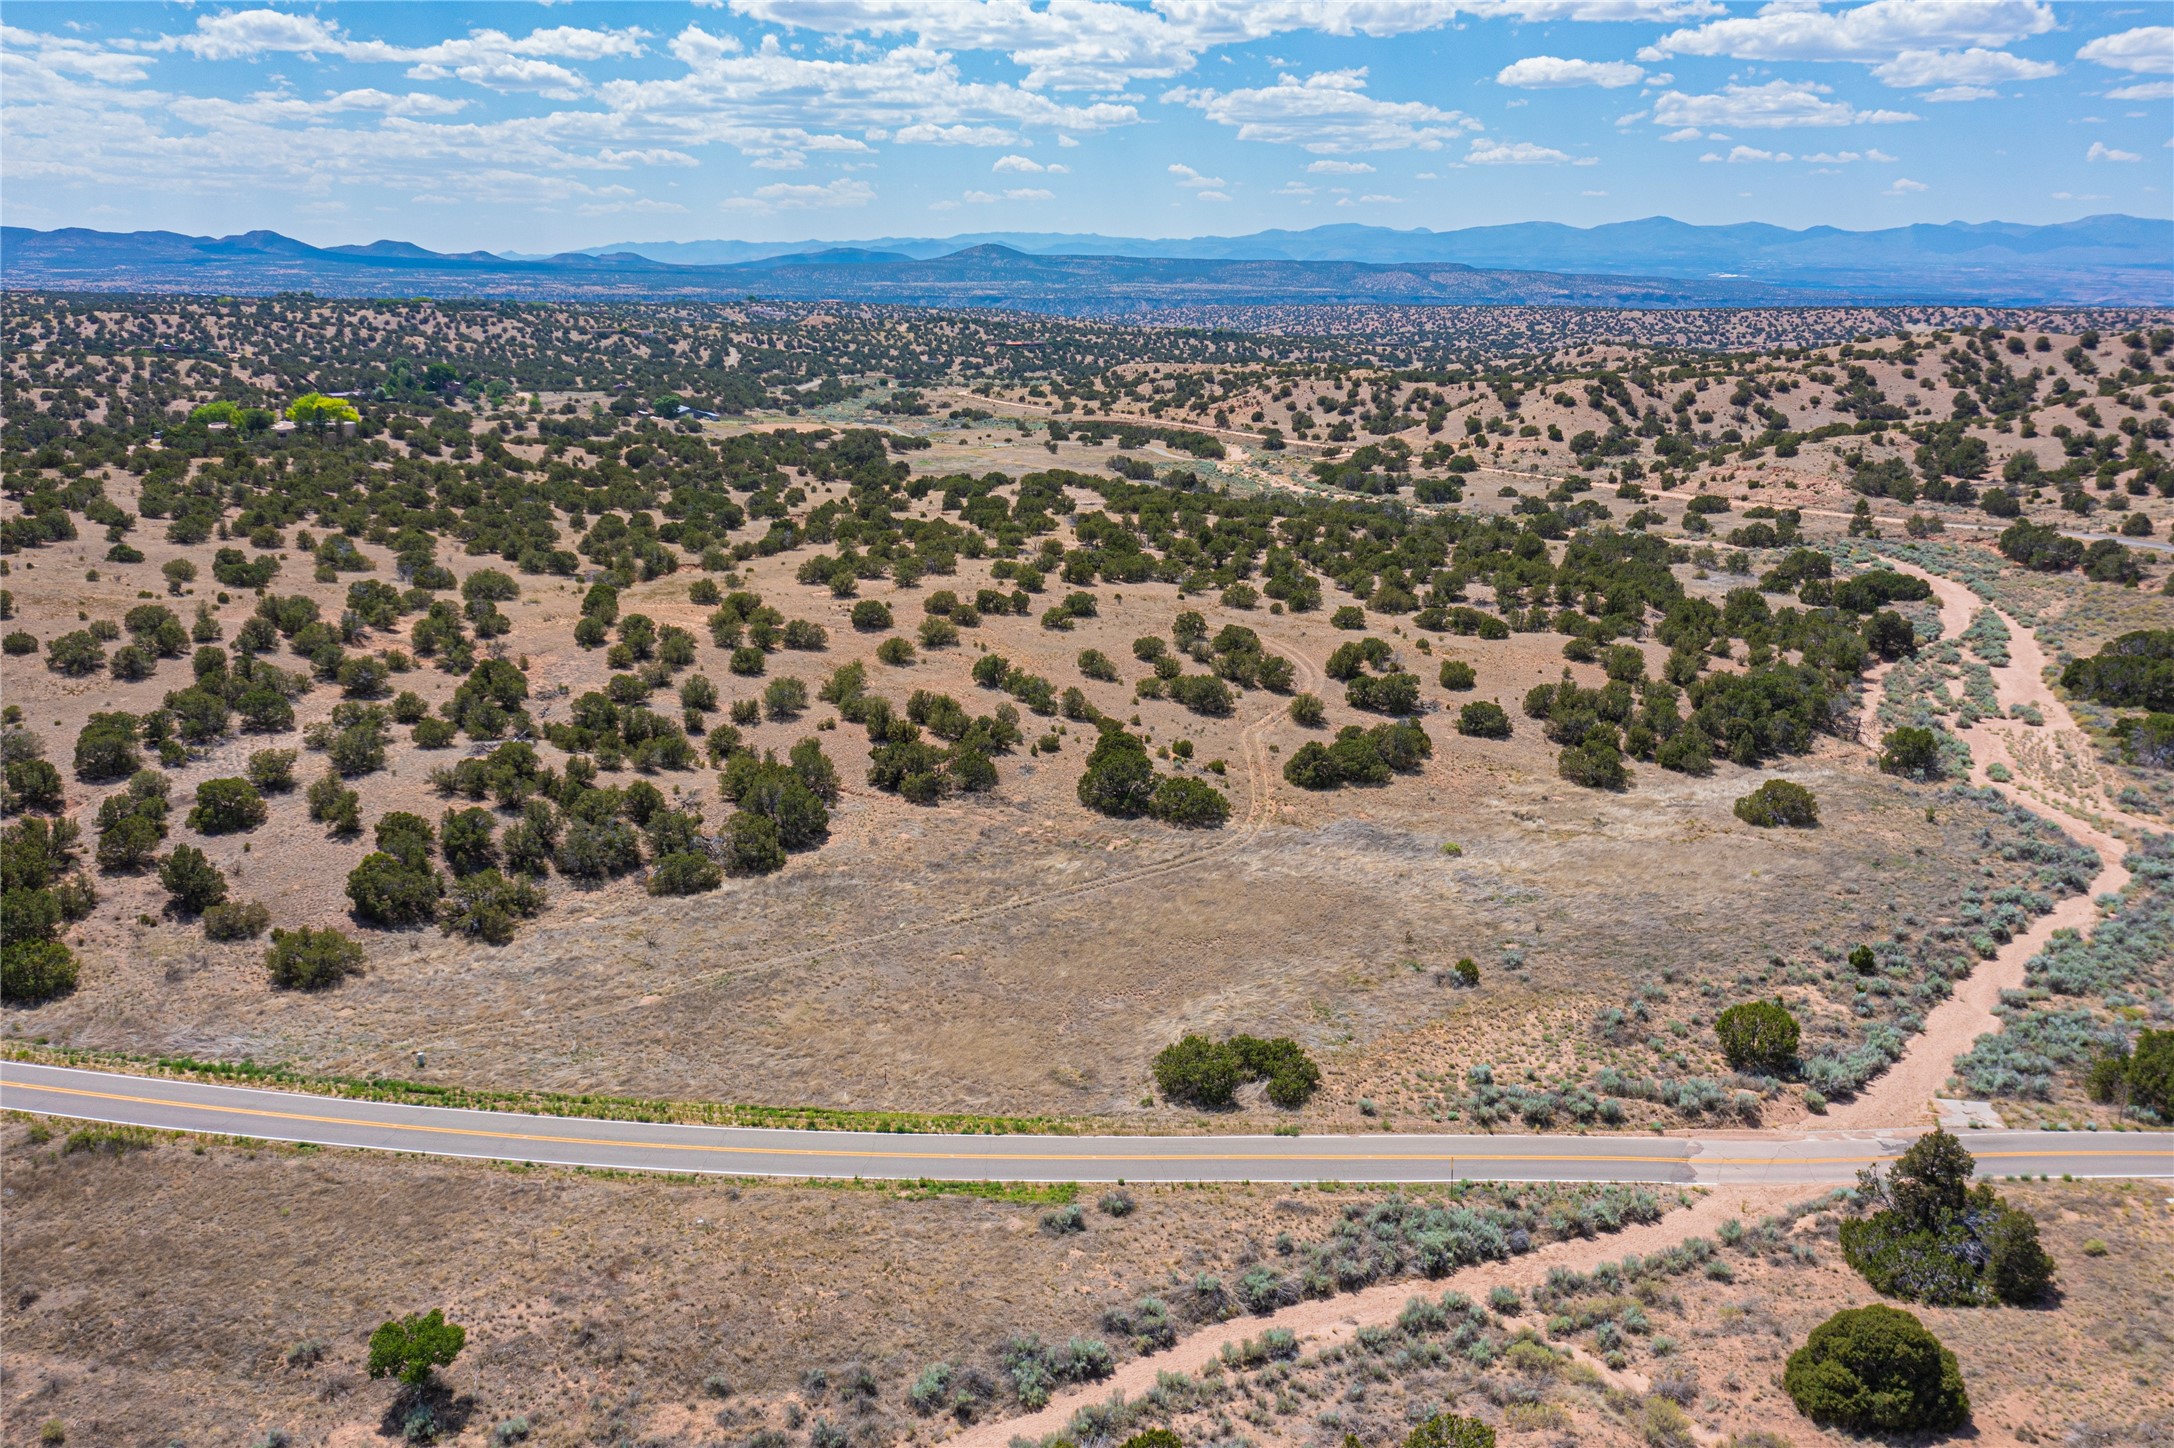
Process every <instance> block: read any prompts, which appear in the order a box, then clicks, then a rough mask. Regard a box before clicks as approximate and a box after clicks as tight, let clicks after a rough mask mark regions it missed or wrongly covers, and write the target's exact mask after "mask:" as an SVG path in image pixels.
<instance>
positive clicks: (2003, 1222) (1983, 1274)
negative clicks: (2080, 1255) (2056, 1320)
mask: <svg viewBox="0 0 2174 1448" xmlns="http://www.w3.org/2000/svg"><path fill="white" fill-rule="evenodd" d="M1976 1165H1977V1163H1976V1161H1975V1159H1974V1158H1973V1157H1972V1156H1971V1154H1970V1153H1969V1152H1968V1151H1966V1150H1965V1149H1964V1148H1963V1144H1962V1143H1961V1142H1960V1141H1959V1140H1957V1139H1956V1138H1955V1137H1954V1136H1953V1135H1952V1134H1950V1133H1949V1132H1946V1131H1943V1130H1939V1129H1937V1128H1936V1129H1934V1130H1933V1131H1930V1132H1928V1133H1926V1134H1925V1135H1924V1136H1921V1137H1919V1138H1918V1139H1917V1140H1916V1141H1915V1142H1914V1143H1912V1144H1911V1146H1910V1149H1909V1150H1908V1151H1906V1152H1904V1153H1903V1154H1902V1156H1901V1158H1900V1159H1899V1160H1897V1161H1896V1163H1895V1166H1894V1170H1893V1171H1892V1172H1891V1173H1889V1174H1887V1175H1886V1176H1884V1177H1883V1176H1882V1175H1881V1173H1880V1171H1879V1169H1878V1168H1877V1167H1870V1168H1867V1169H1866V1170H1864V1171H1862V1172H1860V1173H1858V1177H1857V1191H1858V1198H1859V1202H1860V1205H1861V1206H1863V1207H1864V1208H1865V1210H1866V1215H1864V1216H1860V1217H1853V1218H1851V1219H1849V1220H1847V1221H1845V1222H1843V1223H1842V1226H1841V1231H1840V1239H1841V1247H1842V1256H1843V1259H1844V1260H1845V1261H1847V1262H1848V1263H1849V1265H1850V1266H1852V1267H1854V1268H1855V1269H1856V1270H1857V1271H1858V1272H1859V1273H1861V1274H1862V1275H1863V1276H1864V1279H1865V1281H1867V1282H1869V1283H1870V1284H1871V1285H1872V1287H1873V1289H1874V1290H1875V1291H1878V1292H1880V1293H1881V1294H1883V1295H1885V1296H1889V1297H1899V1298H1902V1299H1904V1300H1906V1301H1917V1302H1928V1303H1933V1304H1936V1305H1943V1306H1971V1305H1974V1304H1977V1303H1982V1302H1985V1301H1988V1300H1993V1299H1998V1300H2000V1301H2003V1302H2031V1301H2036V1300H2037V1299H2038V1298H2040V1297H2042V1296H2043V1295H2044V1294H2045V1291H2046V1289H2047V1287H2048V1286H2049V1285H2050V1284H2051V1281H2052V1277H2053V1262H2052V1260H2051V1259H2050V1258H2048V1257H2047V1256H2046V1253H2045V1250H2044V1249H2043V1248H2042V1247H2041V1246H2040V1245H2039V1242H2038V1227H2037V1223H2035V1222H2034V1221H2032V1220H2031V1218H2030V1216H2029V1215H2028V1214H2027V1213H2024V1212H2020V1211H2017V1210H2015V1209H2014V1208H2011V1207H2009V1206H2008V1205H2007V1203H2005V1202H2003V1201H2002V1200H2001V1199H2000V1197H1999V1195H1998V1194H1996V1193H1995V1192H1994V1190H1993V1188H1992V1187H1991V1186H1989V1185H1986V1184H1984V1183H1979V1184H1978V1185H1976V1186H1973V1185H1971V1174H1972V1172H1973V1171H1974V1170H1975V1168H1976Z"/></svg>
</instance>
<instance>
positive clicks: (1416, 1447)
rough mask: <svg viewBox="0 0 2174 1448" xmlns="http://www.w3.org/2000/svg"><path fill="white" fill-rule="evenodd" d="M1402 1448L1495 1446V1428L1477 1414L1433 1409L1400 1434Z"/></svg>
mask: <svg viewBox="0 0 2174 1448" xmlns="http://www.w3.org/2000/svg"><path fill="white" fill-rule="evenodd" d="M1404 1448H1495V1430H1494V1429H1492V1428H1490V1427H1488V1426H1487V1425H1486V1424H1485V1423H1482V1422H1481V1421H1480V1420H1479V1419H1477V1418H1460V1417H1458V1416H1457V1415H1456V1414H1455V1413H1436V1414H1435V1415H1434V1416H1433V1417H1431V1418H1429V1419H1427V1420H1426V1421H1425V1422H1423V1423H1421V1424H1419V1425H1418V1426H1417V1427H1415V1428H1413V1429H1412V1431H1411V1432H1409V1433H1407V1434H1405V1435H1404Z"/></svg>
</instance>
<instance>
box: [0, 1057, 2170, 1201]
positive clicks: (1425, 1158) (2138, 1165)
mask: <svg viewBox="0 0 2174 1448" xmlns="http://www.w3.org/2000/svg"><path fill="white" fill-rule="evenodd" d="M0 1107H4V1108H6V1109H8V1110H13V1111H31V1112H38V1113H41V1114H45V1115H50V1116H66V1117H77V1118H83V1119H87V1120H92V1121H108V1122H119V1123H125V1124H128V1125H133V1126H150V1127H158V1128H162V1129H166V1130H174V1131H199V1132H207V1133H214V1134H220V1135H232V1136H249V1137H256V1138H259V1139H262V1140H270V1141H297V1142H312V1143H315V1144H317V1145H321V1146H347V1147H361V1148H366V1149H372V1150H378V1151H405V1152H417V1153H422V1154H426V1155H433V1156H465V1157H481V1158H485V1159H489V1160H493V1161H521V1162H536V1163H547V1164H552V1165H559V1166H586V1167H608V1168H620V1169H625V1170H634V1171H678V1172H715V1173H719V1174H723V1175H731V1176H790V1177H868V1178H876V1179H890V1180H900V1179H904V1180H912V1179H917V1178H933V1179H938V1180H945V1181H1012V1182H1047V1181H1068V1182H1110V1181H1119V1180H1123V1181H1137V1182H1149V1181H1267V1182H1313V1181H1343V1182H1448V1181H1615V1182H1650V1183H1707V1184H1757V1183H1804V1184H1807V1185H1844V1184H1847V1183H1848V1182H1849V1181H1851V1180H1852V1179H1853V1178H1854V1176H1855V1174H1856V1172H1857V1169H1858V1168H1859V1167H1861V1166H1864V1165H1866V1164H1867V1163H1869V1162H1872V1161H1876V1160H1883V1159H1886V1158H1890V1157H1893V1156H1895V1155H1897V1154H1898V1153H1900V1152H1901V1151H1902V1150H1903V1149H1904V1148H1905V1147H1907V1146H1908V1145H1909V1143H1910V1139H1911V1136H1912V1133H1910V1132H1907V1131H1893V1132H1877V1131H1864V1132H1851V1133H1834V1134H1832V1135H1829V1136H1825V1137H1820V1136H1797V1135H1791V1136H1786V1137H1785V1136H1781V1135H1778V1134H1777V1135H1771V1136H1755V1135H1751V1134H1749V1133H1746V1134H1743V1135H1739V1136H1692V1137H1629V1136H1405V1135H1392V1134H1389V1133H1381V1134H1377V1135H1366V1136H1302V1137H1291V1136H939V1135H893V1134H888V1133H883V1132H863V1131H775V1130H768V1129H756V1128H748V1127H722V1126H681V1125H669V1124H655V1123H648V1122H632V1121H592V1120H588V1119H585V1118H580V1117H562V1116H530V1115H524V1114H520V1113H515V1112H495V1111H454V1110H448V1109H446V1108H444V1107H436V1106H401V1105H393V1104H389V1103H385V1102H378V1101H349V1100H343V1099H341V1098H339V1097H332V1096H313V1095H305V1094H301V1093H298V1092H289V1091H264V1090H257V1089H253V1088H248V1087H237V1086H217V1085H209V1084H206V1083H203V1082H197V1081H178V1080H169V1079H164V1078H160V1077H153V1076H126V1075H116V1074H111V1073H107V1072H101V1071H81V1070H75V1069H71V1068H65V1067H55V1066H39V1065H31V1064H28V1063H25V1062H20V1061H7V1062H0ZM1968 1142H1969V1146H1970V1149H1971V1151H1972V1152H1974V1153H1976V1155H1977V1158H1978V1164H1979V1167H1980V1169H1981V1170H1982V1171H1983V1172H1985V1173H1986V1174H1987V1175H1992V1176H2009V1175H2015V1174H2021V1173H2032V1174H2036V1173H2040V1172H2045V1173H2063V1172H2066V1173H2071V1174H2073V1175H2075V1176H2079V1177H2146V1176H2150V1177H2174V1132H2149V1133H2147V1132H2099V1133H2079V1132H2050V1131H1974V1132H1970V1133H1968Z"/></svg>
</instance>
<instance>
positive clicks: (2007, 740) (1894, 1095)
mask: <svg viewBox="0 0 2174 1448" xmlns="http://www.w3.org/2000/svg"><path fill="white" fill-rule="evenodd" d="M1892 566H1894V567H1896V568H1898V569H1900V570H1901V571H1903V572H1905V573H1909V574H1913V575H1915V576H1916V577H1919V578H1922V579H1924V580H1925V581H1926V582H1928V583H1929V584H1931V585H1932V589H1933V594H1934V596H1935V597H1936V598H1937V599H1938V600H1939V602H1940V627H1941V635H1942V637H1943V638H1959V637H1960V636H1961V634H1962V632H1963V630H1964V629H1965V628H1967V627H1969V624H1970V620H1971V619H1972V618H1973V617H1974V616H1975V615H1976V613H1977V611H1978V609H1979V608H1981V607H1985V606H1986V605H1984V604H1982V603H1981V602H1980V601H1979V599H1978V597H1977V595H1975V594H1973V593H1972V592H1971V591H1970V590H1969V589H1967V588H1965V587H1964V586H1963V585H1962V584H1960V583H1957V582H1955V581H1954V580H1953V579H1948V578H1942V577H1940V576H1939V575H1938V574H1934V573H1928V572H1926V571H1925V570H1924V569H1922V568H1918V567H1916V566H1915V565H1912V564H1907V563H1899V562H1898V563H1895V564H1893V565H1892ZM1995 616H1996V617H1998V618H1999V619H2000V621H2001V622H2002V623H2003V624H2005V625H2006V626H2007V629H2008V635H2009V637H2008V662H2007V663H2006V664H2004V665H2000V666H1998V667H1996V668H1994V669H1993V671H1992V672H1993V687H1994V694H1995V697H1997V698H1998V699H1999V701H2000V704H2001V707H2002V708H2003V709H2004V710H2013V709H2014V708H2015V706H2016V705H2018V704H2024V705H2029V706H2030V707H2032V708H2034V709H2036V710H2037V711H2038V712H2039V714H2040V715H2041V716H2042V717H2043V718H2044V720H2045V721H2046V722H2045V724H2044V725H2043V726H2042V727H2041V728H2040V729H2031V727H2030V726H2028V725H2026V724H2024V723H2023V722H2022V721H2021V720H2018V719H2013V718H2006V719H1986V720H1981V721H1979V722H1978V723H1977V724H1975V725H1973V726H1972V727H1970V728H1968V729H1963V730H1960V731H1958V737H1959V738H1961V739H1962V741H1963V742H1964V743H1965V744H1967V745H1968V746H1969V747H1970V759H1971V768H1970V777H1971V782H1972V783H1973V784H1976V785H1980V786H1986V787H1990V788H1992V789H1996V790H1999V791H2000V793H2001V794H2002V795H2004V796H2005V797H2006V798H2007V799H2009V800H2010V801H2012V802H2013V803H2016V804H2020V805H2024V806H2026V807H2028V808H2029V809H2031V810H2033V811H2034V812H2036V813H2038V814H2040V815H2043V816H2045V817H2046V818H2048V819H2050V820H2052V821H2053V823H2055V824H2057V825H2059V826H2060V827H2061V828H2062V829H2064V830H2066V831H2067V832H2068V833H2069V835H2070V836H2071V837H2072V838H2074V839H2075V840H2076V841H2078V842H2079V843H2081V844H2083V845H2086V846H2088V847H2090V848H2091V849H2093V850H2095V851H2097V852H2098V857H2099V871H2098V874H2097V875H2095V876H2094V877H2092V880H2091V886H2090V888H2089V890H2087V891H2086V892H2085V893H2084V894H2082V895H2072V896H2070V897H2069V898H2068V899H2065V900H2063V901H2061V902H2060V903H2059V904H2058V905H2056V906H2055V907H2054V908H2053V911H2052V913H2051V914H2048V915H2043V916H2040V917H2039V918H2038V919H2037V920H2036V921H2035V922H2033V923H2032V925H2031V928H2030V929H2029V930H2027V931H2025V932H2024V933H2023V934H2021V935H2018V936H2016V937H2015V938H2014V939H2013V940H2010V941H2009V942H2008V943H2007V944H2006V945H2004V946H2003V947H2001V949H2000V952H1999V953H1998V954H1996V955H1995V956H1994V957H1993V958H1992V959H1991V960H1988V961H1986V962H1984V963H1983V964H1981V965H1979V966H1978V968H1977V969H1976V970H1973V971H1972V972H1971V973H1970V975H1969V976H1968V977H1967V978H1966V979H1964V980H1962V981H1960V982H1958V983H1957V985H1956V987H1955V992H1954V994H1952V995H1950V996H1949V997H1948V998H1947V999H1946V1000H1944V1001H1942V1002H1941V1003H1940V1004H1939V1005H1938V1006H1935V1007H1934V1008H1933V1010H1932V1011H1931V1013H1930V1014H1929V1015H1927V1017H1926V1018H1925V1029H1924V1030H1922V1031H1920V1032H1919V1033H1918V1034H1917V1035H1916V1036H1914V1037H1912V1038H1911V1040H1910V1043H1909V1045H1908V1046H1907V1047H1906V1048H1905V1049H1904V1051H1903V1054H1902V1059H1901V1060H1899V1061H1897V1062H1896V1063H1895V1064H1894V1065H1892V1066H1890V1067H1888V1068H1887V1070H1886V1071H1885V1072H1884V1073H1883V1074H1882V1075H1881V1076H1880V1077H1879V1078H1878V1079H1877V1080H1875V1081H1873V1082H1872V1083H1871V1085H1870V1086H1869V1087H1867V1088H1866V1089H1865V1090H1864V1091H1863V1092H1861V1093H1859V1094H1858V1095H1857V1097H1856V1098H1855V1099H1854V1100H1852V1101H1850V1102H1848V1103H1847V1104H1845V1105H1842V1106H1838V1107H1836V1108H1834V1109H1833V1110H1831V1111H1830V1112H1829V1113H1828V1115H1827V1120H1826V1122H1825V1123H1823V1124H1825V1125H1828V1126H1833V1127H1847V1128H1862V1127H1871V1126H1923V1125H1927V1124H1929V1123H1930V1122H1931V1121H1932V1120H1933V1117H1934V1107H1933V1105H1932V1101H1933V1098H1934V1097H1936V1096H1939V1095H1941V1094H1942V1093H1943V1092H1944V1091H1946V1089H1947V1084H1948V1080H1949V1078H1950V1076H1951V1075H1952V1074H1953V1071H1954V1062H1955V1058H1956V1057H1957V1056H1960V1055H1962V1054H1963V1053H1965V1052H1967V1051H1968V1050H1970V1048H1971V1047H1972V1046H1973V1045H1974V1044H1976V1042H1977V1040H1978V1038H1979V1037H1980V1036H1983V1035H1987V1034H1990V1033H1993V1032H1997V1031H1999V1030H2000V1029H2001V1020H2000V1017H1999V1016H1997V1015H1995V1014H1994V1007H1996V1006H1998V1005H1999V1004H2000V993H2001V992H2002V991H2004V990H2013V989H2017V988H2019V987H2020V986H2022V984H2023V980H2024V964H2025V963H2026V962H2027V961H2029V960H2030V958H2031V957H2032V956H2034V955H2036V954H2037V953H2038V952H2039V951H2040V950H2043V949H2044V948H2045V946H2046V942H2047V941H2049V940H2051V939H2052V938H2053V934H2054V932H2055V931H2057V930H2077V931H2081V932H2083V933H2085V934H2088V933H2089V932H2090V930H2091V928H2092V926H2094V925H2095V924H2096V923H2097V921H2098V907H2097V904H2096V903H2095V902H2096V901H2097V899H2098V897H2099V896H2101V895H2108V894H2117V893H2119V892H2120V891H2121V890H2122V889H2123V888H2124V887H2126V886H2127V885H2128V883H2129V872H2128V870H2127V869H2125V868H2123V866H2122V863H2121V860H2122V857H2123V855H2125V854H2126V853H2127V850H2128V846H2127V845H2126V844H2125V843H2124V842H2123V841H2122V840H2121V839H2119V838H2118V837H2116V836H2115V835H2113V834H2112V833H2111V832H2110V831H2109V830H2107V829H2106V828H2104V826H2103V824H2102V823H2101V821H2103V820H2104V819H2106V818H2108V817H2111V818H2114V819H2117V820H2119V821H2121V822H2122V823H2124V824H2127V825H2129V826H2131V827H2133V828H2137V829H2143V828H2145V826H2144V825H2143V822H2142V821H2140V820H2137V819H2135V818H2134V817H2132V816H2129V815H2126V814H2123V813H2122V812H2121V811H2119V810H2117V809H2114V808H2113V807H2112V806H2111V805H2110V804H2108V803H2107V802H2106V801H2105V799H2104V795H2103V791H2098V790H2095V789H2094V790H2092V792H2091V797H2090V798H2089V799H2088V800H2082V801H2077V802H2076V803H2077V807H2078V808H2082V809H2086V810H2089V811H2090V812H2091V813H2092V814H2093V815H2094V816H2095V818H2092V819H2085V818H2080V817H2079V816H2078V815H2077V814H2076V813H2074V812H2073V811H2072V810H2071V809H2070V808H2066V807H2064V806H2063V804H2061V803H2057V802H2056V801H2055V800H2054V799H2053V798H2051V797H2050V796H2051V794H2052V791H2053V787H2052V785H2051V783H2050V782H2049V781H2044V780H2043V779H2041V778H2038V777H2036V776H2034V775H2032V774H2030V773H2028V772H2026V766H2025V765H2024V764H2023V763H2022V762H2021V761H2020V760H2019V758H2018V755H2019V754H2020V755H2023V756H2024V757H2026V758H2028V759H2032V760H2036V759H2039V758H2042V757H2043V755H2044V753H2045V752H2046V751H2044V750H2042V749H2033V750H2028V751H2019V750H2017V749H2015V748H2014V747H2013V746H2014V743H2015V740H2016V738H2017V736H2018V735H2019V734H2020V733H2022V732H2023V731H2029V732H2030V733H2031V734H2034V735H2036V734H2041V733H2043V734H2046V735H2049V736H2054V737H2058V736H2062V735H2073V736H2074V737H2075V739H2076V740H2079V741H2082V746H2083V747H2082V751H2081V752H2080V753H2078V754H2077V755H2076V757H2079V758H2083V759H2089V758H2090V757H2091V756H2090V752H2089V751H2090V747H2091V746H2090V744H2089V741H2088V739H2087V738H2085V736H2084V734H2083V731H2082V730H2081V729H2078V728H2077V726H2076V721H2075V719H2074V718H2073V717H2072V716H2071V715H2070V714H2069V712H2068V709H2067V707H2066V706H2065V705H2063V704H2062V703H2061V701H2060V700H2059V699H2058V698H2056V697H2055V696H2054V693H2053V690H2052V689H2051V688H2050V687H2048V686H2047V684H2046V681H2045V669H2046V659H2045V654H2044V652H2043V650H2041V649H2040V648H2039V646H2038V640H2037V637H2036V636H2035V635H2033V634H2032V633H2031V631H2030V630H2028V629H2026V628H2024V627H2022V626H2021V625H2020V624H2018V623H2017V622H2016V621H2015V620H2014V619H2012V618H2010V617H2008V616H2007V615H2006V614H2003V613H2000V612H1999V611H1998V610H1995ZM1884 682H1885V672H1884V670H1883V671H1882V677H1881V683H1882V684H1883V685H1884ZM1876 713H1877V710H1872V711H1869V712H1868V717H1870V715H1874V714H1876ZM1994 763H2002V764H2006V765H2007V766H2008V768H2009V770H2010V771H2011V773H2012V774H2013V775H2014V778H2013V779H2011V780H2009V781H2006V782H2003V781H2000V780H1995V779H1993V778H1991V777H1990V775H1989V774H1988V772H1987V771H1988V770H1989V769H1990V767H1991V766H1992V765H1993V764H1994ZM2091 778H2092V779H2093V781H2095V780H2096V778H2097V774H2096V771H2095V770H2094V771H2092V774H2091Z"/></svg>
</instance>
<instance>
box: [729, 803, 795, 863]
mask: <svg viewBox="0 0 2174 1448" xmlns="http://www.w3.org/2000/svg"><path fill="white" fill-rule="evenodd" d="M724 845H725V860H726V863H727V864H728V865H729V866H730V868H731V869H732V872H733V873H734V874H737V875H767V874H769V873H771V872H772V871H773V870H782V869H784V868H785V844H784V842H783V841H782V840H781V839H779V837H778V827H777V825H776V824H775V823H774V822H773V821H772V820H771V819H770V817H769V816H767V815H760V814H755V813H753V812H752V811H749V810H744V809H742V810H734V811H733V812H732V814H731V815H730V816H729V817H728V818H727V819H726V820H725V829H724Z"/></svg>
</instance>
